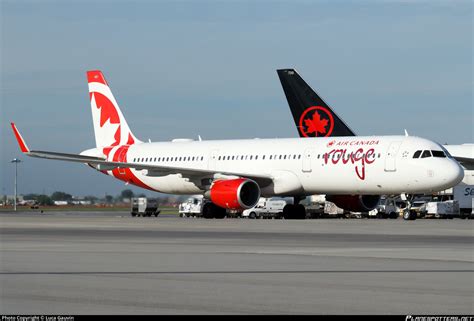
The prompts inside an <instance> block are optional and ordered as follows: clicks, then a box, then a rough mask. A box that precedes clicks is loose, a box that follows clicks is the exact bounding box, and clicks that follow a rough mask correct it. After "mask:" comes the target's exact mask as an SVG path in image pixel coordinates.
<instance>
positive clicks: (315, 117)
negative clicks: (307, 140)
mask: <svg viewBox="0 0 474 321" xmlns="http://www.w3.org/2000/svg"><path fill="white" fill-rule="evenodd" d="M333 128H334V118H333V117H332V114H331V113H330V112H329V111H328V110H327V109H326V108H325V107H322V106H312V107H308V108H306V110H305V111H304V112H303V114H302V115H301V117H300V124H299V130H300V132H301V134H302V135H303V136H305V137H321V136H322V137H327V136H330V135H331V133H332V130H333Z"/></svg>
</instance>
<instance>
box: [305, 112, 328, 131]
mask: <svg viewBox="0 0 474 321" xmlns="http://www.w3.org/2000/svg"><path fill="white" fill-rule="evenodd" d="M304 124H305V125H306V127H308V129H307V130H306V133H308V134H311V133H315V134H316V135H317V134H318V133H321V134H325V133H326V126H327V125H328V120H327V119H321V116H320V115H319V113H318V112H315V113H314V114H313V118H312V119H308V118H307V119H305V120H304Z"/></svg>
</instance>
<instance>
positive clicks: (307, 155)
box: [302, 149, 312, 173]
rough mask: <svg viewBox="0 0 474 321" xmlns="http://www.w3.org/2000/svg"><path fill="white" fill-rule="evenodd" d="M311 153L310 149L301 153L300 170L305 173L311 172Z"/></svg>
mask: <svg viewBox="0 0 474 321" xmlns="http://www.w3.org/2000/svg"><path fill="white" fill-rule="evenodd" d="M311 155H312V151H311V150H310V149H307V150H305V152H304V154H303V164H302V166H303V167H302V170H303V172H305V173H310V172H311Z"/></svg>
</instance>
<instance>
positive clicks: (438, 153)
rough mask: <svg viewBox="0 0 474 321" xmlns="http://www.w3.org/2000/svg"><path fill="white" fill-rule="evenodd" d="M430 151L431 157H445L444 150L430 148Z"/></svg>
mask: <svg viewBox="0 0 474 321" xmlns="http://www.w3.org/2000/svg"><path fill="white" fill-rule="evenodd" d="M431 153H432V154H433V157H441V158H444V157H446V155H445V154H444V152H443V151H441V150H432V151H431Z"/></svg>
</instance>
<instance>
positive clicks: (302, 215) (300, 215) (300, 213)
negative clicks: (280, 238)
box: [295, 204, 306, 220]
mask: <svg viewBox="0 0 474 321" xmlns="http://www.w3.org/2000/svg"><path fill="white" fill-rule="evenodd" d="M295 214H296V217H295V218H296V219H297V220H304V219H306V208H305V207H304V206H303V205H301V204H298V205H296V213H295Z"/></svg>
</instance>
